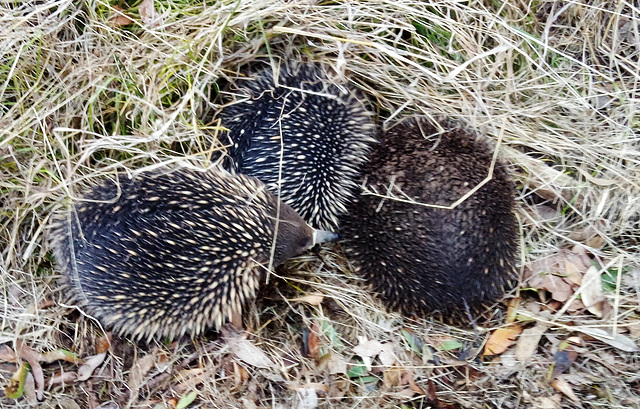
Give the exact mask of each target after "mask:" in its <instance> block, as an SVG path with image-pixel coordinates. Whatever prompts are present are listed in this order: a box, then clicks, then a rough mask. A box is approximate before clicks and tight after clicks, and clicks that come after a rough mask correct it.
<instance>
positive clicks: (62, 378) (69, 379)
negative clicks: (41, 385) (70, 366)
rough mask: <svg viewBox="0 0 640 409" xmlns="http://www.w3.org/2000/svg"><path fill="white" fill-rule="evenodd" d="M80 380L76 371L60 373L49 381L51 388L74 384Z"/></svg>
mask: <svg viewBox="0 0 640 409" xmlns="http://www.w3.org/2000/svg"><path fill="white" fill-rule="evenodd" d="M77 378H78V374H77V373H76V372H74V371H69V372H60V373H59V374H57V375H55V376H52V377H51V378H50V379H49V386H50V387H51V386H53V385H58V384H65V383H73V382H75V381H76V379H77Z"/></svg>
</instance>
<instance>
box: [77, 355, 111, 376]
mask: <svg viewBox="0 0 640 409" xmlns="http://www.w3.org/2000/svg"><path fill="white" fill-rule="evenodd" d="M106 357H107V353H106V352H103V353H101V354H96V355H93V356H90V357H88V358H85V360H84V364H82V366H81V367H80V368H78V378H77V379H76V380H77V381H78V382H82V381H86V380H87V379H89V378H90V377H91V375H92V374H93V371H95V370H96V368H97V367H99V366H100V365H102V363H103V362H104V359H105V358H106Z"/></svg>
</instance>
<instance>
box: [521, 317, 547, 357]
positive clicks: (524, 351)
mask: <svg viewBox="0 0 640 409" xmlns="http://www.w3.org/2000/svg"><path fill="white" fill-rule="evenodd" d="M547 329H549V325H548V324H545V323H544V322H540V321H538V322H537V323H536V325H535V326H533V327H531V328H527V329H525V330H524V331H522V334H521V335H520V336H519V337H518V341H517V343H516V350H515V355H516V358H517V359H518V361H519V362H520V363H522V364H524V363H526V362H527V361H528V360H529V358H531V357H532V356H533V354H534V353H535V352H536V349H538V344H539V343H540V339H541V338H542V335H543V334H544V333H545V332H546V331H547Z"/></svg>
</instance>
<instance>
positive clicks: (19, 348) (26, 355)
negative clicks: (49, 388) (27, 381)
mask: <svg viewBox="0 0 640 409" xmlns="http://www.w3.org/2000/svg"><path fill="white" fill-rule="evenodd" d="M16 352H17V353H18V356H19V357H20V358H22V359H24V360H25V361H27V362H29V365H31V373H32V374H33V378H34V380H35V382H36V385H37V388H36V396H37V397H38V400H42V399H43V398H44V373H43V372H42V367H41V366H40V361H41V360H42V355H40V353H38V352H36V351H34V350H33V349H31V348H29V347H28V346H27V345H26V344H25V343H24V342H22V340H21V339H20V338H18V339H16Z"/></svg>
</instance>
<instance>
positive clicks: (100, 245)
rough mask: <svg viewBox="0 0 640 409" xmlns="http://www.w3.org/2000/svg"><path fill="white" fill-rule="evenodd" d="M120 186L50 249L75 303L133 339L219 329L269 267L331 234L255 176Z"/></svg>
mask: <svg viewBox="0 0 640 409" xmlns="http://www.w3.org/2000/svg"><path fill="white" fill-rule="evenodd" d="M119 179H120V180H119V181H118V183H115V182H114V181H111V180H107V181H105V182H104V183H102V184H100V185H98V186H95V187H93V188H91V189H89V190H88V192H86V194H84V196H83V198H82V200H81V201H80V202H79V203H78V204H77V205H75V206H74V207H72V208H71V209H70V210H69V212H68V213H67V214H65V216H64V217H62V218H61V219H60V220H58V223H57V224H56V225H55V227H54V230H53V243H52V245H53V249H54V255H55V258H56V261H57V264H58V266H59V268H60V269H61V270H62V273H64V275H66V276H67V277H68V279H69V281H70V283H71V285H72V287H73V290H74V292H75V294H76V297H77V299H78V302H79V303H80V304H82V305H83V306H85V308H86V310H87V311H88V312H89V313H91V314H92V315H93V316H95V317H96V318H98V319H99V320H100V321H101V322H102V323H103V324H104V325H105V326H107V327H111V328H113V329H114V330H115V331H117V332H120V333H127V334H130V335H132V336H133V337H134V338H143V337H147V339H149V338H151V337H155V336H168V337H171V338H173V337H176V336H181V335H183V334H185V333H191V334H193V335H196V334H198V333H200V332H202V331H203V330H204V329H206V328H207V327H211V326H217V327H219V326H220V325H221V324H222V323H223V322H224V321H225V320H227V319H229V318H230V317H231V315H232V314H233V313H236V312H240V310H241V307H242V304H243V303H244V302H246V301H247V300H250V299H252V298H253V297H254V296H255V293H256V290H257V287H258V284H259V282H260V280H261V278H262V277H263V276H264V274H265V272H266V271H267V270H268V268H269V266H270V265H274V266H275V265H278V264H280V263H282V262H284V261H285V260H286V259H288V258H290V257H293V256H296V255H298V254H300V253H302V252H303V251H305V250H307V249H309V248H310V247H312V246H313V245H314V243H315V242H320V241H323V240H326V239H329V238H331V236H332V233H329V232H322V231H315V230H314V229H312V228H311V227H309V226H308V225H307V224H306V223H305V221H304V220H302V218H300V216H299V215H298V214H297V213H296V212H295V211H294V210H293V209H291V207H289V206H288V205H286V204H284V203H282V202H281V201H279V200H278V199H277V198H276V197H275V196H273V195H272V194H271V193H269V192H268V191H267V190H266V189H265V186H264V184H262V183H261V182H260V181H258V180H257V179H255V178H252V177H248V176H244V175H231V174H229V173H227V172H225V171H223V170H219V169H211V170H209V171H194V170H188V169H186V168H179V169H172V170H171V172H169V173H167V172H164V173H160V172H147V173H142V174H140V175H139V176H137V177H135V178H133V179H129V178H127V177H126V176H125V175H120V176H119ZM274 239H275V242H274Z"/></svg>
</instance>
